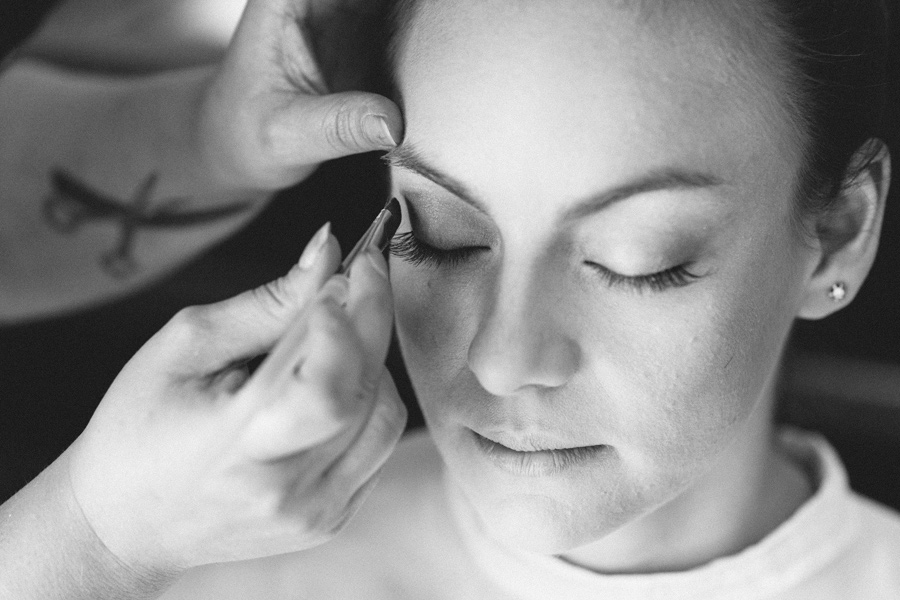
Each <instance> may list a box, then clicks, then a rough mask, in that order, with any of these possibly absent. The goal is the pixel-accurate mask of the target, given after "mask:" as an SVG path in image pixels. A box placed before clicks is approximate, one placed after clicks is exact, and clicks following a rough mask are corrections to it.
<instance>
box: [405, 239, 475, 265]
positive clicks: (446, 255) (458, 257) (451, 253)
mask: <svg viewBox="0 0 900 600" xmlns="http://www.w3.org/2000/svg"><path fill="white" fill-rule="evenodd" d="M485 250H488V248H485V247H483V246H464V247H461V248H450V249H446V250H445V249H442V248H435V247H434V246H431V245H429V244H426V243H425V242H423V241H422V240H420V239H418V238H417V237H416V236H415V235H414V234H413V232H412V231H407V232H405V233H400V234H398V235H396V236H394V239H392V240H391V255H392V256H396V257H397V258H399V259H402V260H405V261H407V262H409V263H412V264H414V265H431V266H435V267H439V266H447V267H455V266H458V265H460V264H461V263H463V262H465V261H467V260H469V259H470V258H472V257H473V256H474V255H475V254H478V253H479V252H483V251H485Z"/></svg>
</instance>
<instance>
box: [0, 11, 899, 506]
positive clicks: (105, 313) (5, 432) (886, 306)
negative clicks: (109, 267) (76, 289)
mask: <svg viewBox="0 0 900 600" xmlns="http://www.w3.org/2000/svg"><path fill="white" fill-rule="evenodd" d="M52 3H53V2H52V0H42V1H32V2H9V1H6V2H4V0H0V56H2V55H3V54H4V53H5V51H6V50H8V49H10V48H12V47H13V46H14V45H15V44H16V43H18V41H19V40H21V39H22V38H24V36H25V35H27V33H28V31H30V30H31V28H32V27H34V26H36V24H37V23H38V22H39V19H40V17H41V15H42V14H43V13H44V11H46V10H47V8H48V7H50V6H51V5H52ZM896 45H897V44H896V43H895V46H896ZM891 73H892V74H893V77H892V83H891V85H892V87H893V93H892V95H891V104H890V106H891V110H892V111H893V113H894V115H896V114H897V113H898V112H900V93H898V92H900V90H898V74H900V63H898V53H897V52H895V53H894V57H893V67H892V69H891ZM898 121H900V118H898V117H896V116H894V117H892V119H891V124H890V126H889V129H888V131H887V135H886V136H885V137H886V141H887V142H888V143H889V145H890V146H891V147H893V148H895V149H898V150H900V135H898V134H900V132H898ZM898 155H900V152H898V151H897V150H895V156H898ZM898 162H900V161H898ZM897 167H898V168H896V169H895V173H896V172H897V171H900V164H898V165H897ZM386 191H387V188H386V182H385V179H384V172H383V169H382V167H381V165H380V162H379V160H378V157H377V155H374V154H370V155H363V156H358V157H353V158H348V159H343V160H340V161H334V162H332V163H329V164H326V165H325V166H323V167H322V168H321V169H320V170H319V171H318V172H317V173H316V174H315V175H314V176H313V177H312V178H310V179H309V180H307V181H306V182H304V183H303V184H301V185H299V186H297V187H296V188H292V189H290V190H286V191H285V192H283V193H281V194H280V195H279V196H278V197H277V198H276V199H275V200H274V201H273V202H272V203H271V205H270V206H269V207H268V208H267V209H266V210H265V211H264V212H263V213H262V215H261V216H260V217H259V218H258V219H257V220H256V221H254V222H253V223H252V224H251V225H250V226H249V227H247V228H246V229H244V230H243V231H242V232H241V233H239V234H238V235H237V236H235V237H233V238H231V239H230V240H228V241H226V242H224V243H222V244H220V245H219V246H216V247H215V248H213V249H211V250H210V251H209V252H207V253H206V254H204V255H203V256H201V257H199V258H198V259H196V260H195V261H193V262H192V263H190V264H189V265H187V266H186V267H184V268H182V269H181V270H179V271H178V272H176V273H174V274H173V275H172V276H171V277H169V278H167V279H165V280H164V281H161V282H159V283H157V284H156V285H153V286H151V287H149V288H147V289H146V290H144V291H142V292H140V293H138V294H134V295H132V296H130V297H128V298H125V299H122V300H119V301H115V302H111V303H108V304H106V305H103V306H100V307H97V308H94V309H90V310H85V311H81V312H78V313H74V314H71V315H66V316H61V317H58V318H54V319H48V320H44V321H40V322H35V323H29V324H23V325H16V326H7V327H0V358H2V360H3V366H2V368H0V502H2V501H3V500H5V499H6V498H7V497H8V496H10V495H12V494H13V493H15V491H17V490H18V489H20V488H21V487H22V486H23V485H25V484H26V483H27V482H28V481H29V480H30V479H31V478H33V477H34V476H35V475H37V474H38V473H39V472H40V471H41V470H42V469H43V468H44V467H46V466H47V465H48V464H49V463H50V462H52V461H53V459H54V458H55V457H56V456H58V455H59V454H60V453H61V452H62V451H63V450H64V449H65V448H66V447H67V446H68V445H69V444H70V443H71V442H72V440H74V439H75V437H76V436H77V435H78V434H79V433H80V431H81V430H82V429H83V428H84V427H85V425H86V424H87V422H88V420H89V419H90V416H91V414H92V413H93V410H94V408H95V407H96V405H97V403H98V402H99V401H100V399H101V398H102V397H103V395H104V393H105V391H106V389H107V388H108V386H109V384H110V383H111V382H112V380H113V379H114V378H115V376H116V374H117V373H118V372H119V370H120V369H121V368H122V366H123V365H124V364H125V362H127V361H128V360H129V358H130V357H131V356H132V355H133V354H134V353H135V352H136V351H137V350H138V349H139V348H140V346H141V345H142V344H143V343H144V342H145V341H146V340H147V339H148V338H149V337H150V336H151V335H152V334H153V333H155V332H156V331H157V330H159V329H160V328H161V327H162V326H163V325H164V324H165V322H166V321H167V320H168V319H169V318H170V317H171V316H172V315H173V314H174V313H175V312H176V311H178V310H179V309H180V308H182V307H184V306H188V305H191V304H200V303H207V302H213V301H216V300H220V299H223V298H227V297H230V296H232V295H235V294H237V293H239V292H242V291H244V290H246V289H249V288H252V287H255V286H258V285H261V284H263V283H265V282H267V281H270V280H272V279H274V278H276V277H279V276H280V275H282V274H283V273H285V272H286V271H287V270H288V269H289V268H290V267H291V266H292V265H293V264H294V262H295V261H296V260H297V258H298V256H299V255H300V252H301V250H302V248H303V246H304V245H305V243H306V241H307V240H308V239H309V238H310V237H311V236H312V234H313V233H314V232H315V231H316V229H318V227H319V226H320V225H321V224H322V223H324V222H325V221H331V222H332V225H333V231H334V232H335V234H336V235H337V236H338V239H339V240H341V243H342V246H343V247H344V248H349V246H350V245H352V243H353V242H354V241H355V239H356V238H357V237H358V236H359V235H360V234H361V233H362V231H363V230H364V229H365V227H366V226H367V225H368V223H369V221H370V220H371V218H372V217H373V216H374V215H375V213H376V212H377V211H378V209H379V208H380V204H381V203H382V202H383V199H384V196H385V194H386ZM898 202H900V181H898V177H897V176H896V175H895V177H894V185H893V189H892V192H891V195H890V199H889V202H888V207H887V214H886V222H885V228H884V234H883V236H882V246H881V250H880V252H879V255H878V259H877V261H876V263H875V267H874V269H873V273H872V275H871V276H870V277H869V280H868V282H867V283H866V285H865V288H864V290H863V291H862V293H861V294H860V295H859V297H858V298H857V299H856V300H855V301H854V302H853V304H852V305H850V306H849V307H847V308H846V309H844V310H842V311H840V312H839V313H838V314H836V315H835V316H833V317H830V318H829V319H826V320H824V321H818V322H814V323H807V322H800V323H798V325H797V327H796V330H795V333H794V337H793V341H792V351H791V353H790V356H789V361H788V367H787V376H786V384H785V390H784V399H783V402H782V408H781V411H780V418H781V419H782V420H783V421H787V422H791V423H797V424H799V425H802V426H805V427H810V428H814V429H817V430H820V431H823V432H824V433H825V434H826V435H827V436H828V437H829V439H830V440H831V441H832V442H833V443H834V444H835V445H836V446H837V447H838V450H839V452H840V453H841V456H842V458H843V459H844V461H845V462H846V463H847V465H848V469H849V471H850V475H851V482H852V483H853V485H854V487H855V488H857V489H859V490H861V491H863V492H864V493H867V494H869V495H871V496H873V497H876V498H878V499H880V500H882V501H884V502H888V503H890V504H892V505H893V506H895V507H898V508H900V485H898V483H897V482H900V460H898V457H900V400H898V397H897V396H898V394H895V393H894V391H893V390H900V375H898V374H900V345H898V344H897V340H900V308H898V307H897V303H898V302H897V300H898V298H900V281H898V278H897V276H896V275H895V271H896V270H897V269H898V266H900V239H898V237H900V208H898V207H897V203H898ZM823 354H824V355H828V356H830V357H835V360H831V362H829V361H824V362H823V361H820V360H809V357H810V356H816V357H817V356H819V355H823ZM871 363H876V364H882V363H883V364H887V365H891V366H889V367H888V368H886V369H885V368H880V370H879V369H876V370H874V371H873V370H871V369H869V370H867V368H866V365H869V364H871ZM846 364H851V365H856V366H857V367H859V365H860V364H862V368H861V370H860V368H857V369H856V370H850V371H847V372H848V373H850V375H847V376H846V377H844V376H842V375H841V373H842V371H841V369H844V368H845V365H846ZM892 365H897V367H896V368H894V367H893V366H892ZM389 367H390V368H391V370H392V372H393V373H394V375H395V378H396V379H397V382H398V387H399V388H400V389H401V392H402V393H403V395H404V396H405V400H406V401H407V403H408V404H409V406H410V409H411V411H410V426H418V425H420V424H421V416H420V415H419V413H418V411H417V409H416V407H415V402H414V399H413V398H412V394H411V392H410V391H409V387H408V383H407V379H406V376H405V372H404V370H403V367H402V364H401V361H400V358H399V354H398V352H397V351H396V348H394V349H392V352H391V356H390V358H389ZM824 370H828V371H829V373H824ZM872 373H875V375H876V376H877V377H880V379H879V381H881V382H882V383H883V384H884V385H882V386H881V388H880V389H881V395H880V397H879V398H880V400H879V402H876V403H868V402H862V403H860V402H858V401H857V400H859V399H858V398H856V399H852V400H853V401H852V402H848V401H847V397H848V396H852V395H853V394H854V393H855V392H854V390H852V389H851V390H850V391H849V392H847V391H846V390H845V389H844V388H842V387H841V386H840V385H839V384H841V383H847V381H846V380H848V379H849V383H850V384H856V383H861V384H865V383H866V382H865V379H866V378H867V377H869V376H870V375H872ZM835 374H836V375H835ZM826 375H830V376H832V377H833V378H835V377H836V379H835V380H836V381H837V383H836V384H835V385H831V384H828V383H827V382H828V381H831V380H830V379H828V377H826ZM895 375H896V376H897V378H896V379H893V377H894V376H895ZM857 380H858V381H857ZM894 381H896V382H897V386H896V387H893V385H892V384H893V382H894ZM885 382H887V383H885ZM863 388H865V389H868V388H867V387H866V385H863ZM865 393H866V392H865V391H863V392H862V394H863V395H865ZM884 398H887V402H885V401H884ZM863 400H866V399H865V398H863Z"/></svg>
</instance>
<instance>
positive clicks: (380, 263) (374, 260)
mask: <svg viewBox="0 0 900 600" xmlns="http://www.w3.org/2000/svg"><path fill="white" fill-rule="evenodd" d="M376 252H377V250H369V251H367V252H366V258H367V259H368V261H369V264H370V265H372V268H373V269H375V272H376V273H378V274H379V275H381V276H382V277H384V278H385V279H387V277H388V272H387V270H386V269H385V268H384V259H383V258H382V257H380V256H377V255H376Z"/></svg>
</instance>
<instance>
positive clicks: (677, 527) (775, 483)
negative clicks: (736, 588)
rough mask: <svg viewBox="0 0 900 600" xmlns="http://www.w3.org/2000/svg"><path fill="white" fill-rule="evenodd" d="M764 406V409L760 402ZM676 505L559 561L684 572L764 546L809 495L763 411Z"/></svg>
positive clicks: (604, 568) (616, 569)
mask: <svg viewBox="0 0 900 600" xmlns="http://www.w3.org/2000/svg"><path fill="white" fill-rule="evenodd" d="M761 404H762V405H763V406H768V403H761ZM756 412H757V413H760V414H754V415H753V416H752V417H751V422H750V423H747V425H748V427H746V428H745V429H744V432H743V434H742V435H741V436H740V437H739V438H738V439H736V440H735V441H734V443H732V444H731V445H730V446H729V447H728V448H727V449H726V450H725V452H723V454H722V455H721V456H720V457H718V459H717V460H716V462H715V464H714V465H713V466H712V468H711V469H710V470H709V471H708V472H707V473H706V474H705V475H704V476H703V477H701V478H700V480H698V481H697V482H695V483H694V484H693V485H692V486H691V487H689V488H688V489H686V490H685V491H684V492H682V493H681V494H680V495H678V496H677V497H676V498H674V499H672V500H671V501H669V502H667V503H666V504H664V505H662V506H661V507H659V508H657V509H655V510H654V511H653V512H651V513H649V514H647V515H645V516H643V517H642V518H640V519H638V520H636V521H634V522H631V523H629V524H627V525H625V526H623V527H622V528H620V529H618V530H616V531H614V532H613V533H611V534H609V535H608V536H606V537H604V538H603V539H601V540H599V541H597V542H593V543H591V544H589V545H586V546H583V547H581V548H577V549H575V550H574V551H572V552H568V553H566V554H565V555H563V557H562V558H563V559H564V560H566V561H568V562H571V563H574V564H576V565H579V566H583V567H585V568H588V569H591V570H593V571H598V572H603V573H658V572H666V571H684V570H687V569H692V568H695V567H698V566H701V565H703V564H706V563H708V562H710V561H712V560H714V559H716V558H719V557H722V556H728V555H731V554H735V553H737V552H739V551H741V550H743V549H744V548H746V547H748V546H750V545H752V544H755V543H756V542H758V541H760V540H761V539H763V538H764V537H765V536H766V535H768V534H769V533H770V532H771V531H772V530H774V529H775V528H776V527H778V525H780V524H781V523H783V522H784V521H785V520H786V519H787V518H788V517H790V516H791V515H792V514H793V513H794V511H795V510H796V509H797V508H798V507H799V506H800V505H801V504H803V502H804V501H805V500H806V499H807V498H808V497H809V496H810V494H811V493H812V490H811V486H810V483H809V481H808V478H807V477H806V475H805V474H804V473H803V471H802V469H801V468H800V467H799V466H798V465H795V464H794V463H793V462H792V461H791V460H790V459H789V458H788V457H787V456H785V455H784V454H783V453H782V452H781V451H780V450H779V447H778V444H777V442H776V441H775V439H774V434H773V425H772V423H771V419H770V417H769V414H768V413H769V411H768V410H758V411H756Z"/></svg>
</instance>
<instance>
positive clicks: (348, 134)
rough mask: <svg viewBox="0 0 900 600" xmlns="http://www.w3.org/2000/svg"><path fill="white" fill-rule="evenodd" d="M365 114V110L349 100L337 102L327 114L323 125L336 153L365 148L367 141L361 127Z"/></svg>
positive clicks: (329, 142)
mask: <svg viewBox="0 0 900 600" xmlns="http://www.w3.org/2000/svg"><path fill="white" fill-rule="evenodd" d="M364 112H365V108H363V107H360V105H359V104H358V103H356V102H352V101H351V100H349V99H342V100H338V101H336V102H335V103H334V104H332V105H331V106H330V107H329V108H328V110H327V111H326V112H325V120H324V122H323V124H322V128H323V132H324V137H325V140H326V142H327V143H328V145H329V146H330V147H331V148H332V149H333V150H334V151H335V152H339V153H342V152H350V151H353V150H355V149H357V148H362V147H365V145H366V140H365V138H364V137H363V135H362V132H361V127H359V123H360V122H361V119H362V116H363V113H364Z"/></svg>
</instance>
